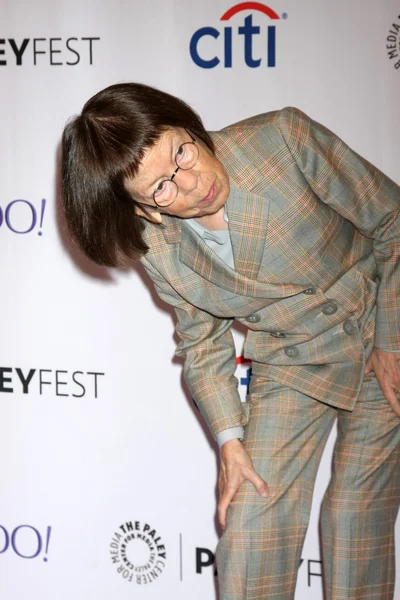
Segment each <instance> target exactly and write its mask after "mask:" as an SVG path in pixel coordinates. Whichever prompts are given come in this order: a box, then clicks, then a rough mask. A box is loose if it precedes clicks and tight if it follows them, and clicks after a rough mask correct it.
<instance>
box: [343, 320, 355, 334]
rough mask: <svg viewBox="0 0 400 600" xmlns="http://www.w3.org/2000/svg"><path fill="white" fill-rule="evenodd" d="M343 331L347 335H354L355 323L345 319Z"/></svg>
mask: <svg viewBox="0 0 400 600" xmlns="http://www.w3.org/2000/svg"><path fill="white" fill-rule="evenodd" d="M343 331H344V332H345V333H346V334H347V335H354V334H355V333H356V332H357V325H356V324H355V323H352V322H351V321H345V322H344V323H343Z"/></svg>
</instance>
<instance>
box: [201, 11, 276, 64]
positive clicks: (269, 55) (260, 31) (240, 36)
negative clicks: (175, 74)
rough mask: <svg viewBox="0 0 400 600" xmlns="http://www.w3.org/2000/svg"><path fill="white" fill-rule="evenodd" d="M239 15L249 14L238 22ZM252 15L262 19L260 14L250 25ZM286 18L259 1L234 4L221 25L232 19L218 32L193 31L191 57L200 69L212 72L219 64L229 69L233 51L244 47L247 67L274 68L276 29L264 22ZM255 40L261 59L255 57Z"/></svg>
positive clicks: (225, 14)
mask: <svg viewBox="0 0 400 600" xmlns="http://www.w3.org/2000/svg"><path fill="white" fill-rule="evenodd" d="M250 11H251V12H250ZM242 12H246V13H249V12H250V14H247V16H245V17H244V19H243V21H241V20H239V22H238V18H234V17H236V15H237V14H238V13H242ZM254 13H261V16H260V15H259V14H258V15H257V16H256V19H257V21H256V22H253V17H254ZM241 16H243V15H241ZM287 16H288V15H287V13H283V14H282V15H281V16H279V15H278V13H276V12H275V11H274V10H273V9H272V8H270V7H269V6H266V5H265V4H261V3H260V2H242V3H240V4H235V6H232V8H230V9H229V10H227V11H226V12H225V13H224V14H223V15H222V17H221V18H220V20H221V21H222V23H226V22H227V21H230V19H233V21H232V22H231V23H230V24H229V25H226V26H224V27H221V28H218V29H217V28H215V27H210V26H208V27H201V28H200V29H198V30H197V31H195V32H194V34H193V35H192V39H191V40H190V56H191V57H192V60H193V62H194V63H195V64H196V65H197V66H198V67H201V68H202V69H213V68H214V67H217V66H218V65H219V64H222V65H223V66H224V67H225V68H231V67H232V64H233V55H234V49H235V48H236V47H237V46H238V45H239V44H240V45H242V46H243V51H244V62H245V64H246V65H247V66H248V67H250V68H253V69H254V68H256V67H260V66H261V67H262V66H264V67H270V68H271V67H276V26H275V25H273V24H269V25H267V23H270V22H271V21H272V22H275V21H278V20H280V19H281V18H282V19H287ZM258 17H259V18H258ZM256 23H260V25H258V24H256ZM218 38H221V39H219V40H218ZM214 40H218V41H217V42H215V41H214ZM258 40H259V43H260V49H259V52H260V54H261V56H260V54H258V55H255V51H254V45H255V42H256V43H257V41H258ZM261 49H262V50H261Z"/></svg>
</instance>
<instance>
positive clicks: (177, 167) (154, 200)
mask: <svg viewBox="0 0 400 600" xmlns="http://www.w3.org/2000/svg"><path fill="white" fill-rule="evenodd" d="M185 131H186V133H187V134H188V135H189V136H190V138H191V141H190V142H184V143H183V144H180V146H179V148H181V147H182V146H184V145H185V144H193V145H194V146H195V148H196V149H197V158H196V161H195V163H194V164H193V165H192V166H191V167H189V168H188V169H184V168H183V167H180V166H179V165H178V163H177V161H176V154H178V152H177V153H176V154H175V158H174V160H175V164H176V169H175V171H174V172H173V173H172V175H171V177H170V178H169V179H163V182H164V181H171V182H172V183H174V184H175V186H176V189H177V193H176V196H175V198H174V199H173V200H172V202H170V203H169V204H164V205H163V204H158V202H157V200H156V199H155V198H154V194H155V193H156V192H155V191H154V192H153V194H152V198H153V202H154V204H155V205H156V206H157V208H167V207H168V206H171V204H173V203H174V202H175V200H176V198H177V196H178V193H179V186H178V184H177V183H176V181H174V178H175V177H176V174H177V173H178V171H179V170H181V171H190V169H193V167H195V166H196V164H197V161H198V160H199V154H200V151H199V146H198V145H197V141H196V139H195V138H194V137H193V136H192V134H191V133H190V131H188V130H187V129H186V128H185ZM179 148H178V150H179Z"/></svg>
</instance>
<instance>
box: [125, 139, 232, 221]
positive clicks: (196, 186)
mask: <svg viewBox="0 0 400 600" xmlns="http://www.w3.org/2000/svg"><path fill="white" fill-rule="evenodd" d="M190 141H192V139H191V137H190V135H189V134H188V132H187V131H186V130H185V129H182V128H178V127H177V128H171V129H168V130H166V131H165V132H164V133H163V134H162V135H161V136H160V138H159V139H158V141H157V142H156V143H155V144H154V146H152V147H151V148H150V149H148V150H147V151H146V153H145V155H144V158H143V160H142V162H141V165H140V167H139V171H138V173H137V174H136V176H135V177H134V178H133V179H127V180H126V181H125V187H126V189H127V190H128V191H129V193H130V194H131V195H132V197H133V198H134V199H135V200H137V201H138V202H140V204H143V205H145V206H146V207H154V210H152V211H151V212H152V214H153V215H154V216H155V217H157V216H160V215H161V214H163V213H164V214H168V215H173V216H177V217H181V218H183V219H187V218H193V217H197V218H199V217H205V216H208V215H213V214H215V213H216V212H218V211H219V210H220V209H221V208H222V206H223V205H224V204H225V202H226V199H227V198H228V194H229V178H228V175H227V173H226V171H225V169H224V167H223V166H222V164H221V163H220V161H219V160H218V159H217V158H216V157H215V156H214V154H213V153H212V152H211V150H210V149H209V148H208V147H207V146H206V145H205V144H204V143H203V142H201V141H200V140H198V139H196V145H197V147H198V150H199V157H198V160H197V163H196V164H195V165H194V167H192V168H191V169H189V170H182V169H179V170H178V172H177V173H176V175H175V177H174V181H175V183H176V185H177V186H178V195H177V196H176V198H175V200H174V201H173V203H172V204H170V205H169V206H167V207H159V206H157V205H156V203H155V202H154V199H153V193H154V192H155V190H156V188H157V187H158V186H160V184H161V183H162V181H164V180H165V179H170V178H171V176H172V174H173V173H174V171H175V170H176V162H175V158H176V154H177V152H178V150H179V148H180V146H181V145H182V144H184V143H186V142H190ZM138 212H139V214H140V211H138ZM142 214H143V213H142ZM160 218H161V217H160Z"/></svg>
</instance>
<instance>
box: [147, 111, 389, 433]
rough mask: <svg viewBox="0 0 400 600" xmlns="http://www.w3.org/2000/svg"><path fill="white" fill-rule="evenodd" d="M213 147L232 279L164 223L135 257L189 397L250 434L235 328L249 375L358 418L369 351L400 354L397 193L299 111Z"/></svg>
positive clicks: (272, 116)
mask: <svg viewBox="0 0 400 600" xmlns="http://www.w3.org/2000/svg"><path fill="white" fill-rule="evenodd" d="M212 137H213V139H214V141H215V144H216V154H217V157H218V158H219V159H220V160H221V162H222V163H223V165H224V166H225V168H226V170H227V172H228V174H229V177H230V184H231V192H230V195H229V199H228V202H227V209H228V216H229V231H230V236H231V240H232V247H233V254H234V261H235V270H232V269H230V268H229V267H228V266H227V265H226V264H225V263H224V262H223V261H221V260H220V259H219V258H218V256H216V254H215V253H214V252H213V251H212V250H211V249H210V248H209V247H208V246H207V245H206V244H205V242H204V241H203V240H202V239H200V237H199V236H198V235H197V234H196V233H195V232H194V231H193V230H192V229H191V228H190V226H189V225H188V224H187V223H185V220H184V219H179V218H175V217H172V216H163V225H162V226H159V225H152V224H147V225H146V230H145V239H146V242H147V244H148V245H149V248H150V250H149V252H148V253H147V254H146V256H144V257H143V258H142V259H141V262H142V263H143V265H144V267H145V268H146V270H147V271H148V273H149V275H150V277H151V278H152V280H153V281H154V284H155V287H156V290H157V292H158V294H159V295H160V297H161V298H162V299H163V300H165V301H166V302H167V303H169V304H171V305H172V306H173V307H174V308H175V311H176V315H177V326H176V329H177V333H178V335H179V338H180V340H181V341H180V343H179V344H178V347H177V350H176V354H177V355H178V356H181V357H184V359H185V360H184V376H185V380H186V382H187V384H188V387H189V389H190V391H191V393H192V395H193V398H194V399H195V401H196V403H197V404H198V406H199V408H200V410H201V412H202V414H203V416H204V417H205V419H206V421H207V423H208V425H209V427H210V428H211V430H212V432H213V433H214V434H217V433H219V432H220V431H222V430H224V429H227V428H229V427H236V426H239V425H244V424H245V423H246V421H247V418H248V410H247V407H246V405H243V406H242V404H241V402H240V398H239V395H238V390H237V380H236V378H235V376H234V373H235V370H236V360H235V349H234V343H233V338H232V335H231V332H230V327H231V324H232V320H233V319H234V318H235V319H237V320H238V321H240V322H242V323H244V324H245V325H246V326H247V327H248V333H247V336H246V341H245V346H244V355H245V356H246V357H247V358H250V359H252V361H253V372H257V373H260V374H263V375H265V376H267V377H268V378H270V379H273V380H275V381H279V382H281V383H284V384H286V385H288V386H290V387H292V388H294V389H297V390H300V391H301V392H303V393H306V394H308V395H310V396H312V397H314V398H316V399H319V400H321V401H323V402H326V403H328V404H330V405H333V406H336V407H339V408H343V409H348V410H352V408H353V407H354V404H355V402H356V399H357V395H358V392H359V389H360V385H361V382H362V379H363V371H364V365H365V361H366V359H367V358H368V356H369V354H370V352H371V351H372V347H373V344H374V343H375V345H376V346H377V347H380V348H383V349H386V350H398V349H399V347H400V345H399V342H400V293H399V290H400V263H399V256H400V216H399V212H400V188H399V187H398V186H397V185H396V184H395V183H394V182H393V181H391V180H390V179H389V178H387V177H386V176H385V175H383V174H382V173H381V172H380V171H379V170H378V169H376V168H375V167H374V166H372V165H371V164H370V163H368V162H367V161H366V160H364V159H363V158H361V157H360V156H359V155H358V154H356V153H355V152H353V151H352V150H351V149H349V148H348V147H347V146H346V144H345V143H344V142H343V141H341V140H340V139H339V138H338V137H337V136H335V135H334V134H333V133H332V132H330V131H329V130H328V129H326V128H325V127H323V126H321V125H320V124H318V123H316V122H315V121H313V120H311V119H310V118H308V117H307V116H306V115H305V114H304V113H302V112H301V111H299V110H297V109H294V108H285V109H283V110H281V111H274V112H270V113H267V114H262V115H258V116H255V117H252V118H250V119H246V120H244V121H241V122H239V123H236V124H234V125H231V126H229V127H227V128H225V129H223V130H221V131H219V132H215V133H212ZM250 393H251V388H250Z"/></svg>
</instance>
